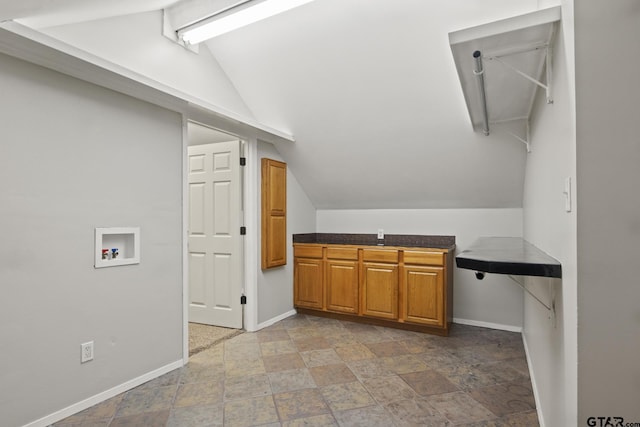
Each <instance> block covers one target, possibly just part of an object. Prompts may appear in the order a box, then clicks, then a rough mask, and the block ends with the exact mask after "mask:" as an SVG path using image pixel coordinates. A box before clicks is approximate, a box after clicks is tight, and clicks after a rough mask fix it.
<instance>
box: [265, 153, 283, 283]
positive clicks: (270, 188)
mask: <svg viewBox="0 0 640 427" xmlns="http://www.w3.org/2000/svg"><path fill="white" fill-rule="evenodd" d="M261 195H262V203H261V204H262V210H261V215H262V246H261V251H262V269H263V270H265V269H267V268H273V267H278V266H281V265H285V264H286V263H287V164H286V163H283V162H279V161H277V160H272V159H266V158H265V159H262V191H261Z"/></svg>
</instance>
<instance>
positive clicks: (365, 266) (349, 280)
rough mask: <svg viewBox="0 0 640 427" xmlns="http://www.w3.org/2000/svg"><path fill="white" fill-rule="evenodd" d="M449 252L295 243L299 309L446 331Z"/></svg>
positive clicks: (449, 312) (449, 309)
mask: <svg viewBox="0 0 640 427" xmlns="http://www.w3.org/2000/svg"><path fill="white" fill-rule="evenodd" d="M452 266H453V264H452V252H450V251H448V250H447V249H422V248H401V247H394V248H391V247H385V248H376V247H375V246H355V245H348V246H340V245H323V244H294V292H293V294H294V306H295V307H296V308H297V309H298V311H299V312H302V313H309V314H315V315H319V316H328V317H334V318H339V319H345V320H354V321H361V322H367V323H373V324H377V325H383V326H390V327H397V328H404V329H411V330H417V331H423V332H430V333H435V334H438V335H448V333H449V326H450V324H451V321H452V316H453V294H452V276H453V267H452Z"/></svg>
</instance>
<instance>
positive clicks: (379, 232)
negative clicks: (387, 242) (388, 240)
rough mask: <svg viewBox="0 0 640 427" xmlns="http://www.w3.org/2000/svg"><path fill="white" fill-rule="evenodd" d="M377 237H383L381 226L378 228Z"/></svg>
mask: <svg viewBox="0 0 640 427" xmlns="http://www.w3.org/2000/svg"><path fill="white" fill-rule="evenodd" d="M378 239H384V230H383V229H382V228H378Z"/></svg>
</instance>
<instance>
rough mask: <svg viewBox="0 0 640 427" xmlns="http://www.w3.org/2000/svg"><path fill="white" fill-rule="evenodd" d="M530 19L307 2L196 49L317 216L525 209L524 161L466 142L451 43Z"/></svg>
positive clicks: (106, 6) (35, 14) (45, 4)
mask: <svg viewBox="0 0 640 427" xmlns="http://www.w3.org/2000/svg"><path fill="white" fill-rule="evenodd" d="M211 1H214V0H211ZM174 3H176V2H175V1H170V0H138V1H135V2H132V1H129V0H57V1H56V0H23V1H21V2H15V1H11V0H0V20H2V19H17V18H19V19H21V20H22V22H24V23H25V24H27V25H32V26H34V27H46V26H53V25H69V24H73V23H77V22H83V21H87V20H93V19H110V18H112V17H114V16H123V15H129V14H134V13H142V12H148V11H153V10H159V9H162V8H163V7H167V6H169V5H171V4H174ZM537 8H538V1H537V0H402V1H397V0H366V1H364V0H315V1H313V2H311V3H308V4H306V5H304V6H301V7H298V8H296V9H294V10H291V11H288V12H286V13H283V14H281V15H278V16H275V17H272V18H270V19H268V20H264V21H261V22H258V23H255V24H252V25H250V26H248V27H245V28H242V29H239V30H236V31H233V32H231V33H228V34H225V35H223V36H220V37H217V38H215V39H212V40H209V41H207V42H205V43H204V45H206V47H201V49H208V50H209V51H210V52H211V54H212V55H213V57H214V58H215V60H216V61H217V62H218V63H219V65H220V67H221V68H222V70H224V73H225V74H226V76H227V77H228V79H229V81H230V82H231V84H232V85H233V87H234V88H235V90H236V91H237V93H238V94H239V96H240V97H241V99H242V101H243V102H244V104H245V105H246V106H247V108H248V109H249V110H250V112H251V114H252V115H253V116H254V118H255V119H257V120H258V121H259V122H261V123H263V124H265V125H267V126H271V127H273V128H275V129H279V130H281V131H284V132H288V133H290V134H292V135H293V136H294V137H295V139H296V142H294V143H282V144H279V145H278V146H277V149H278V150H279V152H280V153H281V154H282V156H283V157H284V159H285V160H286V161H287V162H288V164H289V167H290V169H291V171H292V172H293V173H294V174H295V176H296V178H297V180H298V181H299V182H300V184H301V185H302V186H303V188H304V189H305V191H306V192H307V194H308V196H309V197H310V199H311V200H312V202H313V203H314V204H315V206H316V207H317V208H335V209H348V208H485V207H489V208H501V207H520V206H521V205H522V192H523V182H524V168H525V163H526V162H525V159H526V155H527V154H526V151H525V149H524V147H523V146H522V144H521V143H519V142H518V141H517V140H515V139H514V138H513V137H511V136H509V135H508V134H507V133H500V132H494V133H492V135H490V136H488V137H485V136H484V135H482V134H479V133H474V132H473V130H472V126H471V123H470V119H469V116H468V113H467V110H466V107H465V102H464V99H463V95H462V90H461V88H460V83H459V81H458V76H457V74H456V69H455V65H454V63H453V58H452V55H451V50H450V48H449V44H448V39H447V36H448V33H449V32H451V31H455V30H459V29H462V28H466V27H469V26H473V25H478V24H482V23H485V22H489V21H493V20H496V19H502V18H507V17H510V16H514V15H518V14H521V13H526V12H530V11H533V10H536V9H537ZM201 54H202V52H201ZM122 65H125V66H126V64H122ZM174 65H176V66H179V64H174ZM533 149H534V150H535V147H534V148H533Z"/></svg>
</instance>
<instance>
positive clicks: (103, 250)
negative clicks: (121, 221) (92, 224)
mask: <svg viewBox="0 0 640 427" xmlns="http://www.w3.org/2000/svg"><path fill="white" fill-rule="evenodd" d="M94 251H95V253H94V256H95V262H94V267H95V268H103V267H115V266H119V265H130V264H140V227H110V228H96V234H95V250H94Z"/></svg>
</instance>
